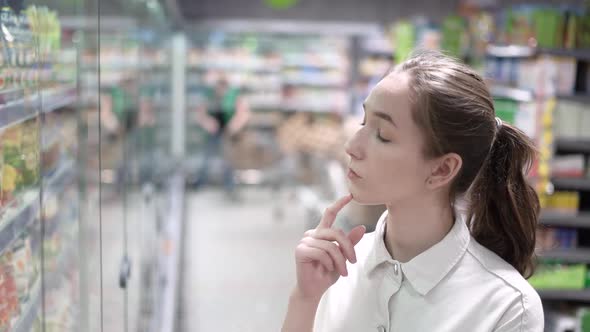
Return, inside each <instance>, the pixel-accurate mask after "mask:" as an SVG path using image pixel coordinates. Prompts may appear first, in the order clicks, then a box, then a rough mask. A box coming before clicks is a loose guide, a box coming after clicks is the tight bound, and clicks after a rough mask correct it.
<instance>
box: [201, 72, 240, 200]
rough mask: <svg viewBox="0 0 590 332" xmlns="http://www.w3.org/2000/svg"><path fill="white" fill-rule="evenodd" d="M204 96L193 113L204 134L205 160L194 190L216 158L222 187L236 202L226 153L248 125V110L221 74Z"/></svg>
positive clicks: (237, 91) (238, 93) (232, 175)
mask: <svg viewBox="0 0 590 332" xmlns="http://www.w3.org/2000/svg"><path fill="white" fill-rule="evenodd" d="M205 97H206V98H205V101H204V103H202V104H201V105H199V107H197V110H196V113H197V121H198V123H199V125H200V126H201V127H202V128H203V129H205V131H207V134H208V135H207V142H206V144H205V151H204V154H205V155H204V157H205V160H204V163H203V165H202V166H201V168H200V170H199V172H198V177H197V182H196V184H195V187H196V188H199V187H200V186H202V185H203V184H204V183H205V182H206V181H207V178H208V176H209V168H210V163H211V160H212V159H213V157H215V156H219V157H221V159H222V161H223V186H224V188H225V190H226V192H227V194H228V195H229V197H230V199H232V200H236V199H237V198H238V197H237V195H236V192H235V176H234V167H233V165H232V161H231V160H230V159H229V158H228V154H229V153H227V151H229V150H230V148H231V146H230V145H231V143H232V142H233V141H235V140H236V139H237V137H238V136H237V135H238V134H239V133H240V132H241V131H242V129H244V127H245V125H246V123H247V122H248V119H249V118H250V110H249V107H248V105H247V103H246V101H245V100H244V98H243V97H242V96H241V95H240V91H239V89H238V88H235V87H231V86H230V85H229V82H228V81H227V79H226V77H225V76H223V75H221V76H220V77H219V78H218V79H217V81H216V83H215V85H214V87H213V88H211V89H208V90H207V91H206V94H205Z"/></svg>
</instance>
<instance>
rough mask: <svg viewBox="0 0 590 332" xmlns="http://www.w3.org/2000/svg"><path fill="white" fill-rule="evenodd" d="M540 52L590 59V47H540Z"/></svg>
mask: <svg viewBox="0 0 590 332" xmlns="http://www.w3.org/2000/svg"><path fill="white" fill-rule="evenodd" d="M539 53H541V54H546V55H555V56H566V57H572V58H576V59H578V60H590V49H571V50H568V49H549V48H542V49H539Z"/></svg>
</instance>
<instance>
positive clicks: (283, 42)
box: [187, 33, 349, 113]
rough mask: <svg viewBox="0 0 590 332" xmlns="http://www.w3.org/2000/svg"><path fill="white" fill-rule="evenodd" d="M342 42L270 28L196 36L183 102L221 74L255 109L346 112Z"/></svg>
mask: <svg viewBox="0 0 590 332" xmlns="http://www.w3.org/2000/svg"><path fill="white" fill-rule="evenodd" d="M254 41H255V42H254ZM347 42H348V40H347V39H346V38H322V37H318V36H305V35H289V36H281V35H273V34H270V33H269V34H256V35H252V34H248V33H242V34H240V33H231V34H227V36H224V37H223V40H222V41H221V42H220V41H216V42H215V43H211V41H195V43H194V45H193V47H192V48H191V49H189V51H188V54H187V56H188V61H187V68H188V76H187V81H188V83H189V84H188V88H189V92H188V94H189V95H188V104H189V106H191V107H195V106H197V105H198V104H199V103H201V101H202V96H201V97H200V96H199V95H200V94H202V93H203V90H204V89H206V88H207V87H211V86H212V85H213V84H214V83H215V81H216V80H217V79H218V78H219V77H222V76H223V77H225V78H226V79H227V80H228V82H229V83H230V85H232V86H234V87H237V88H240V89H241V93H242V95H243V96H244V97H245V99H246V100H247V101H248V103H249V105H250V108H251V109H252V110H254V111H299V112H306V111H307V112H320V113H323V112H328V113H331V112H336V113H343V112H346V110H347V109H348V99H349V98H348V93H347V91H348V84H349V59H348V50H349V46H348V44H347ZM330 46H332V47H330Z"/></svg>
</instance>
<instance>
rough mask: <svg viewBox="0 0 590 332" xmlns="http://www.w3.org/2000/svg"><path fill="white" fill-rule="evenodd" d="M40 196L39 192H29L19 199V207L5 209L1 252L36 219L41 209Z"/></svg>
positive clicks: (0, 242)
mask: <svg viewBox="0 0 590 332" xmlns="http://www.w3.org/2000/svg"><path fill="white" fill-rule="evenodd" d="M38 197H39V195H38V193H37V192H33V191H31V192H27V193H25V194H23V195H22V196H21V197H20V198H19V199H18V200H17V202H19V203H21V204H20V206H19V207H18V208H16V209H13V208H7V209H5V211H4V215H3V216H2V222H1V223H2V224H3V226H1V228H0V252H3V251H4V250H5V249H6V248H8V247H9V246H10V244H11V243H12V242H13V241H14V240H15V239H16V238H18V236H20V234H22V232H23V231H24V230H25V229H26V228H27V227H28V226H29V225H30V224H31V222H32V221H33V220H34V217H35V216H36V215H37V213H38V211H39V199H38Z"/></svg>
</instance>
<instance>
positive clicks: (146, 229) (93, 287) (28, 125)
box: [0, 0, 184, 332]
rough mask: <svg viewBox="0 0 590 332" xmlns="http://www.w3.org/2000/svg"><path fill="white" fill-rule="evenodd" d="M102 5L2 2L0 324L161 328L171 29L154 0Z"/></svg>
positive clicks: (170, 184) (178, 198)
mask: <svg viewBox="0 0 590 332" xmlns="http://www.w3.org/2000/svg"><path fill="white" fill-rule="evenodd" d="M109 6H115V8H110V7H109ZM109 6H106V7H101V5H100V2H99V1H97V0H94V1H92V0H88V1H85V0H77V1H73V2H68V3H66V2H65V1H61V0H40V1H35V0H32V1H25V2H22V1H4V2H3V4H2V6H1V8H0V26H1V29H0V37H1V38H0V39H2V40H1V41H0V45H1V50H0V331H23V332H24V331H100V330H107V331H120V330H143V331H164V330H166V329H164V328H162V327H163V325H162V321H163V319H162V317H163V315H164V313H162V312H161V311H162V307H158V305H157V304H159V303H160V300H161V299H163V298H167V299H168V301H170V297H169V294H170V293H171V291H169V290H168V288H165V287H164V286H163V285H164V284H173V283H172V282H170V281H168V279H170V278H176V277H177V275H175V274H172V273H170V271H173V272H177V271H176V270H175V269H177V268H178V255H179V253H178V250H179V247H180V246H179V242H176V241H177V240H179V234H180V231H179V229H180V228H179V227H181V223H180V222H181V220H182V219H181V216H182V209H181V207H182V191H183V186H182V185H181V184H183V183H184V182H183V181H182V177H181V175H180V174H179V175H176V174H177V173H176V169H175V167H174V165H175V163H173V162H172V161H171V160H172V158H171V157H170V153H171V151H170V150H171V149H170V142H169V140H167V139H166V136H170V134H169V133H170V131H171V129H170V123H171V120H170V119H168V118H167V117H170V116H171V109H170V107H169V106H170V103H169V100H170V98H168V97H163V95H162V93H161V92H160V90H161V89H160V88H161V87H164V86H167V85H169V84H170V82H171V76H170V74H171V72H170V60H169V59H170V57H169V56H168V54H169V53H170V43H169V42H167V39H168V36H169V35H170V33H169V30H168V27H166V26H165V25H163V24H162V20H161V15H162V10H161V8H160V7H159V5H158V4H152V5H151V6H149V8H148V9H146V8H147V7H146V5H145V3H142V4H141V6H140V5H137V4H127V3H125V2H113V3H109ZM117 6H118V7H117ZM138 8H139V9H138ZM114 13H116V14H118V15H116V16H114ZM121 15H122V16H121ZM158 75H159V76H158ZM150 85H158V86H159V87H160V88H156V87H154V86H150ZM166 104H168V107H167V106H166ZM165 120H166V121H165ZM166 161H170V162H166ZM171 242H174V243H173V245H172V244H171ZM167 281H168V282H167ZM173 295H176V290H174V292H173ZM172 301H175V298H174V297H172ZM172 326H173V325H172Z"/></svg>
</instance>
